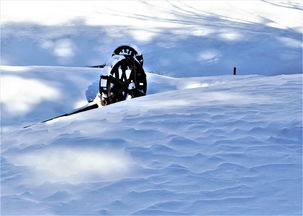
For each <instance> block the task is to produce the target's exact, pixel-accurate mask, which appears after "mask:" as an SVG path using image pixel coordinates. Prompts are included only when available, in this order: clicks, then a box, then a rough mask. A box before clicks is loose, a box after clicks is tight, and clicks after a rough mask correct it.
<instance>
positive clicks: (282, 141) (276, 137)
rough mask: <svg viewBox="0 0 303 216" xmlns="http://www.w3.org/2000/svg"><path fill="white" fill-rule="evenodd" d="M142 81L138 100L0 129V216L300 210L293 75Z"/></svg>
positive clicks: (298, 79)
mask: <svg viewBox="0 0 303 216" xmlns="http://www.w3.org/2000/svg"><path fill="white" fill-rule="evenodd" d="M40 69H41V68H40ZM74 70H76V69H74ZM61 71H64V70H63V69H62V68H61ZM62 73H63V72H62ZM79 73H80V72H79ZM68 79H69V78H66V80H68ZM148 79H149V86H148V88H149V93H150V94H149V95H147V96H145V97H141V98H136V99H132V100H127V101H124V102H120V103H117V104H113V105H110V106H106V107H103V108H100V109H95V110H91V111H88V112H85V113H80V114H77V115H73V116H70V117H65V118H59V119H57V120H54V121H50V122H48V123H46V124H37V125H34V126H32V127H30V128H27V129H22V128H21V127H20V125H11V126H10V127H7V128H6V127H5V130H4V131H3V134H2V135H3V136H2V154H1V159H2V172H1V180H2V193H1V198H2V214H3V215H6V214H14V215H16V214H21V215H25V214H26V215H44V214H49V215H87V214H92V215H128V214H133V215H180V214H183V215H184V214H190V215H277V214H278V215H299V214H301V212H302V160H301V159H302V119H301V116H302V98H301V94H302V75H280V76H269V77H265V76H256V75H252V76H218V77H197V78H184V79H177V78H169V77H163V76H159V75H153V74H149V75H148ZM62 82H63V83H64V82H65V81H62ZM92 82H93V80H90V82H88V81H87V86H89V85H90V84H91V83H92ZM54 86H56V83H55V80H54ZM59 90H60V89H59ZM59 90H58V91H59ZM85 90H86V88H83V91H82V93H83V94H82V97H83V99H84V98H85V94H84V92H85ZM70 91H73V89H72V88H67V89H66V94H67V95H70V94H71V92H70ZM76 92H77V93H79V92H80V91H79V90H77V91H76ZM152 93H153V94H152ZM79 99H81V98H80V97H79ZM65 102H66V103H67V104H65V106H67V107H69V106H70V105H71V104H74V103H72V102H73V100H72V99H69V100H66V101H65ZM53 103H56V104H57V105H58V106H59V105H60V104H62V103H63V102H62V101H54V102H53ZM40 106H42V107H43V104H40ZM49 109H51V108H49ZM46 110H47V109H46ZM33 111H35V110H33ZM51 113H53V111H51V112H50V113H49V114H51ZM39 117H45V115H40V116H39ZM24 118H25V120H24V123H22V125H23V124H25V123H27V122H31V121H32V120H31V119H30V118H28V116H25V117H24ZM4 124H5V122H4Z"/></svg>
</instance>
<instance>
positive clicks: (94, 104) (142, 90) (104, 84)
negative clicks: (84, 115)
mask: <svg viewBox="0 0 303 216" xmlns="http://www.w3.org/2000/svg"><path fill="white" fill-rule="evenodd" d="M111 60H112V61H111V65H109V66H108V65H107V64H103V65H96V66H90V67H93V68H104V69H106V68H107V69H108V71H109V72H108V75H101V76H100V79H99V93H98V94H97V96H96V98H95V99H94V100H93V101H91V102H90V103H89V104H87V105H86V106H84V107H81V108H79V109H77V110H74V111H73V112H70V113H66V114H63V115H59V116H56V117H53V118H50V119H47V120H44V121H42V123H44V122H48V121H50V120H53V119H57V118H60V117H64V116H69V115H73V114H76V113H80V112H84V111H87V110H91V109H95V108H98V107H101V106H106V105H109V104H113V103H116V102H120V101H123V100H126V99H129V98H135V97H140V96H144V95H146V90H147V81H146V74H145V72H144V69H143V56H142V55H141V54H140V53H138V52H137V51H136V50H135V49H134V48H132V47H130V46H127V45H124V46H120V47H118V48H116V49H115V50H114V52H113V54H112V58H111ZM32 125H33V124H32ZM32 125H27V126H25V127H24V128H27V127H30V126H32Z"/></svg>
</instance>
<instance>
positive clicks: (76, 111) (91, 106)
mask: <svg viewBox="0 0 303 216" xmlns="http://www.w3.org/2000/svg"><path fill="white" fill-rule="evenodd" d="M98 107H99V106H98V104H92V105H89V106H87V107H83V108H80V109H78V110H75V111H73V112H70V113H65V114H63V115H59V116H56V117H53V118H50V119H46V120H43V121H41V122H40V123H45V122H48V121H51V120H54V119H57V118H61V117H65V116H70V115H73V114H76V113H80V112H84V111H87V110H91V109H96V108H98ZM33 125H35V124H31V125H27V126H24V127H23V128H28V127H31V126H33Z"/></svg>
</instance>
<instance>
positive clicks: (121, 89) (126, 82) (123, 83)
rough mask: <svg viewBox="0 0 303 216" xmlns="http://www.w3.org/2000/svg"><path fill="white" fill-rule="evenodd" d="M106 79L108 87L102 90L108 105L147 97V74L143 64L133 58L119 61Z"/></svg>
mask: <svg viewBox="0 0 303 216" xmlns="http://www.w3.org/2000/svg"><path fill="white" fill-rule="evenodd" d="M103 78H105V77H104V76H103ZM106 79H107V82H106V87H105V88H103V89H102V90H101V91H102V92H103V94H105V98H106V104H112V103H116V102H119V101H123V100H126V99H127V98H128V97H131V98H134V97H139V96H144V95H146V89H147V82H146V74H145V72H144V70H143V68H142V66H141V64H140V63H139V62H137V61H136V60H134V59H133V58H125V59H122V60H120V61H118V62H117V63H116V64H115V65H114V66H113V68H112V69H111V71H110V75H109V76H107V77H106Z"/></svg>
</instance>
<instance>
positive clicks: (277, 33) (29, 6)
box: [1, 0, 303, 77]
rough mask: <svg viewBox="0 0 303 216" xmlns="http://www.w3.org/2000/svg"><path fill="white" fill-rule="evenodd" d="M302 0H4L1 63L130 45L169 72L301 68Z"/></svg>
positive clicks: (68, 61)
mask: <svg viewBox="0 0 303 216" xmlns="http://www.w3.org/2000/svg"><path fill="white" fill-rule="evenodd" d="M302 9H303V4H302V1H301V0H260V1H259V0H253V1H227V0H225V1H222V0H216V1H212V0H203V1H196V0H183V1H180V0H171V1H135V0H131V1H125V0H122V1H121V0H120V1H119V0H115V1H72V0H68V1H46V0H43V1H36V0H34V1H29V0H26V1H24V0H21V1H16V0H14V1H2V2H1V23H2V25H1V41H2V44H3V45H2V56H1V64H3V65H56V66H60V65H61V66H62V65H64V66H66V65H68V66H85V65H98V64H103V63H104V62H106V60H107V59H108V57H109V56H111V54H112V51H113V49H115V48H116V47H117V46H120V45H121V44H136V45H137V46H138V47H139V48H140V49H141V51H142V53H143V54H144V58H145V68H146V69H148V71H152V72H157V73H162V74H165V75H169V76H173V77H189V76H205V75H229V74H231V73H232V70H233V67H237V69H238V73H239V74H242V75H244V74H245V75H249V74H262V75H277V74H296V73H301V71H302V64H301V61H302V47H303V46H302V31H303V28H302V27H303V13H302V11H303V10H302Z"/></svg>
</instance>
